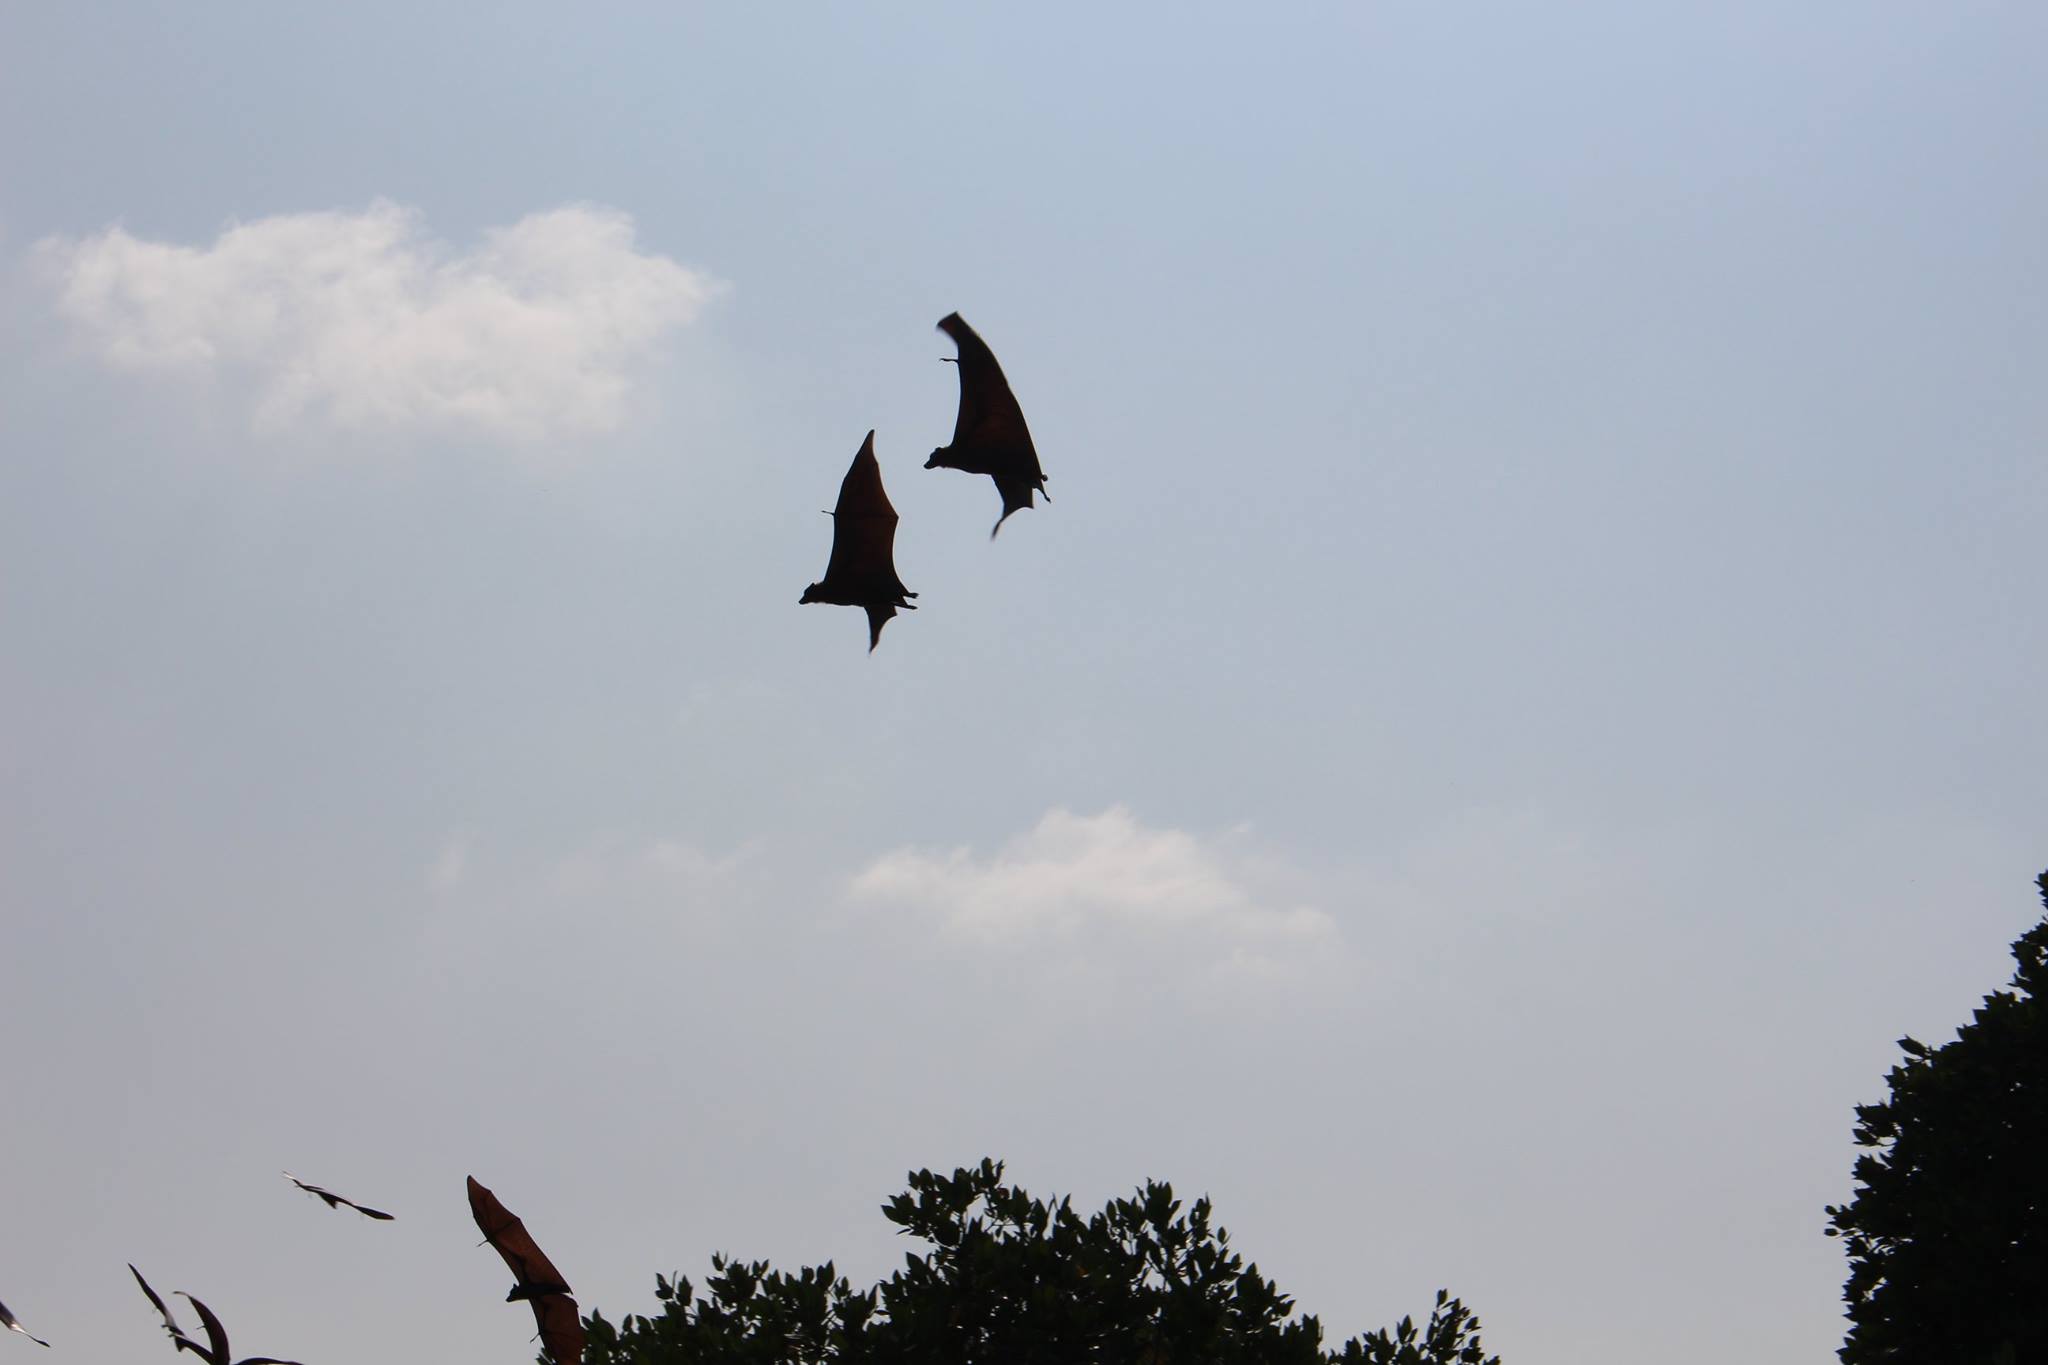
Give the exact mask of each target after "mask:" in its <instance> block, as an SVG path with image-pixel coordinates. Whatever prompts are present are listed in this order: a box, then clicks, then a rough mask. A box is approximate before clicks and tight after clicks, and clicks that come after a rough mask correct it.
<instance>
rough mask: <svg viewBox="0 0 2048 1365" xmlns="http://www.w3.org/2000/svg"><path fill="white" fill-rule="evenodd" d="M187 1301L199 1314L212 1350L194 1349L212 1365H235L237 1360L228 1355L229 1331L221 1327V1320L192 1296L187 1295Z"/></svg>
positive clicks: (183, 1292)
mask: <svg viewBox="0 0 2048 1365" xmlns="http://www.w3.org/2000/svg"><path fill="white" fill-rule="evenodd" d="M178 1292H179V1293H180V1294H185V1291H184V1290H182V1289H180V1290H179V1291H178ZM185 1301H186V1302H187V1303H189V1304H191V1305H192V1311H193V1312H195V1313H197V1314H199V1322H200V1325H201V1326H203V1327H204V1328H205V1329H206V1340H207V1344H208V1346H209V1347H210V1348H211V1349H202V1348H200V1347H198V1346H194V1347H193V1348H192V1349H193V1350H195V1351H198V1352H199V1354H200V1355H201V1356H203V1357H205V1358H206V1359H207V1360H208V1361H209V1362H211V1365H233V1362H234V1359H235V1358H234V1357H233V1356H231V1355H229V1354H228V1329H227V1328H225V1327H223V1326H221V1325H220V1319H219V1318H217V1317H215V1316H214V1315H213V1310H212V1309H211V1308H208V1307H207V1306H206V1305H205V1304H203V1303H201V1302H200V1301H199V1300H197V1299H195V1298H193V1297H192V1296H191V1295H190V1294H185Z"/></svg>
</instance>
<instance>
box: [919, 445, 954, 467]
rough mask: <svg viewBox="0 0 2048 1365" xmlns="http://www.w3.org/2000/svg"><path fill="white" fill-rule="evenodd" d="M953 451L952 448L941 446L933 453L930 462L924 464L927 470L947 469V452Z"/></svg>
mask: <svg viewBox="0 0 2048 1365" xmlns="http://www.w3.org/2000/svg"><path fill="white" fill-rule="evenodd" d="M951 449H952V447H951V446H940V447H939V448H938V449H937V450H934V451H933V452H932V457H931V458H930V459H929V460H926V461H925V462H924V467H925V468H926V469H943V468H945V467H946V452H947V451H949V450H951Z"/></svg>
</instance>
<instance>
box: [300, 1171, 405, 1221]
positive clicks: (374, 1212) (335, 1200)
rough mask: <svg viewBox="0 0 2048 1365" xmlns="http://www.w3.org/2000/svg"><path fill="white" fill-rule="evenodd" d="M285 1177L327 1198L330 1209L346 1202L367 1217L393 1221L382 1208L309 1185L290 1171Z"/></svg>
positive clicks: (306, 1190)
mask: <svg viewBox="0 0 2048 1365" xmlns="http://www.w3.org/2000/svg"><path fill="white" fill-rule="evenodd" d="M284 1178H285V1179H286V1180H289V1181H291V1182H292V1184H294V1185H297V1186H298V1187H299V1188H300V1189H302V1190H304V1191H305V1192H306V1193H307V1194H314V1195H318V1196H319V1197H320V1198H321V1199H323V1200H325V1201H326V1202H327V1207H328V1208H330V1209H332V1208H339V1207H340V1206H341V1205H343V1204H346V1205H348V1206H349V1207H350V1208H352V1209H354V1210H355V1211H356V1212H357V1213H360V1214H361V1215H363V1217H365V1218H377V1219H382V1220H383V1221H384V1222H387V1223H388V1222H391V1221H392V1217H391V1215H390V1214H388V1213H385V1212H383V1211H382V1210H380V1209H372V1208H366V1207H364V1206H363V1205H361V1204H358V1203H357V1202H356V1201H355V1200H353V1199H345V1198H343V1197H342V1196H341V1195H338V1194H336V1193H335V1192H334V1191H333V1190H323V1189H321V1188H320V1187H319V1186H318V1185H308V1184H307V1183H306V1182H305V1181H303V1180H301V1179H299V1178H298V1177H297V1176H295V1175H293V1174H292V1173H291V1172H290V1171H286V1172H285V1173H284Z"/></svg>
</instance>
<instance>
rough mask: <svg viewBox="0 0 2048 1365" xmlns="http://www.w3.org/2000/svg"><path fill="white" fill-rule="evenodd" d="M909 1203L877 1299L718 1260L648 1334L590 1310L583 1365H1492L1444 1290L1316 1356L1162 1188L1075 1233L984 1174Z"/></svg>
mask: <svg viewBox="0 0 2048 1365" xmlns="http://www.w3.org/2000/svg"><path fill="white" fill-rule="evenodd" d="M909 1186H910V1188H909V1189H908V1190H907V1191H906V1192H905V1193H903V1194H899V1195H897V1196H896V1197H895V1198H893V1199H891V1200H890V1201H889V1202H888V1203H887V1204H885V1205H883V1206H882V1212H883V1214H884V1216H885V1217H887V1218H888V1219H889V1221H890V1222H892V1223H894V1224H896V1225H897V1227H898V1228H899V1229H901V1231H902V1232H903V1233H905V1234H907V1235H909V1236H911V1237H915V1238H917V1239H918V1240H920V1241H922V1242H924V1243H926V1244H928V1246H929V1248H930V1249H929V1250H928V1251H926V1252H925V1253H924V1254H922V1255H918V1254H914V1253H913V1254H910V1255H907V1256H906V1257H905V1258H904V1260H905V1264H904V1266H903V1268H902V1269H900V1270H898V1271H897V1272H896V1273H895V1274H894V1275H892V1276H891V1277H890V1278H888V1279H887V1280H884V1281H882V1282H881V1283H880V1284H877V1285H876V1286H874V1287H873V1288H871V1289H866V1290H860V1291H856V1290H854V1289H853V1288H852V1286H851V1285H850V1284H849V1283H848V1282H847V1280H846V1278H845V1277H844V1276H841V1275H839V1274H838V1273H837V1272H836V1271H835V1270H834V1268H833V1266H832V1264H831V1263H830V1262H827V1263H826V1264H824V1265H822V1266H815V1267H805V1268H803V1269H801V1270H799V1271H797V1272H795V1273H794V1274H790V1273H786V1272H782V1271H776V1270H771V1269H769V1267H768V1264H767V1263H766V1262H752V1263H746V1262H740V1261H736V1260H733V1259H731V1258H728V1257H724V1256H714V1257H713V1258H712V1274H711V1276H710V1278H709V1279H708V1281H707V1282H706V1286H705V1288H706V1290H707V1291H708V1292H707V1293H705V1294H701V1295H700V1294H698V1293H697V1292H696V1291H695V1290H694V1288H693V1287H692V1285H691V1283H690V1281H689V1280H687V1279H685V1278H684V1277H682V1276H680V1275H678V1276H676V1277H674V1278H673V1279H671V1278H668V1277H666V1276H660V1275H657V1276H656V1277H655V1296H656V1298H657V1299H658V1300H659V1301H660V1303H661V1305H662V1307H661V1312H660V1314H659V1315H658V1316H656V1317H651V1318H650V1317H644V1316H638V1315H629V1316H627V1317H625V1318H624V1319H622V1320H621V1322H620V1323H619V1324H618V1325H616V1326H614V1325H613V1324H612V1323H610V1322H609V1321H607V1320H606V1319H605V1317H604V1316H603V1314H602V1313H599V1312H596V1311H593V1312H592V1313H591V1315H590V1318H589V1323H588V1325H589V1342H588V1345H587V1347H586V1349H585V1352H584V1357H583V1358H584V1361H585V1362H586V1365H826V1363H829V1365H867V1363H868V1362H873V1365H885V1363H886V1365H1499V1358H1498V1357H1488V1356H1486V1354H1485V1352H1484V1351H1483V1349H1482V1348H1481V1346H1480V1341H1479V1320H1478V1319H1477V1318H1476V1317H1474V1316H1473V1315H1472V1313H1471V1311H1470V1310H1469V1309H1467V1308H1466V1307H1465V1306H1464V1305H1463V1304H1462V1303H1460V1302H1459V1301H1458V1300H1457V1299H1454V1298H1451V1297H1450V1296H1449V1295H1448V1294H1447V1293H1445V1292H1443V1291H1439V1292H1438V1294H1437V1296H1436V1303H1435V1306H1434V1307H1433V1309H1432V1310H1431V1312H1430V1314H1429V1318H1428V1320H1427V1321H1426V1322H1424V1323H1421V1324H1418V1323H1416V1322H1415V1321H1414V1320H1413V1319H1412V1318H1405V1317H1404V1318H1403V1319H1401V1321H1400V1322H1399V1323H1398V1324H1396V1325H1395V1326H1394V1327H1393V1328H1392V1329H1382V1330H1380V1331H1376V1332H1373V1333H1370V1334H1368V1335H1365V1336H1362V1337H1356V1338H1353V1339H1351V1340H1349V1341H1346V1342H1344V1343H1343V1344H1342V1345H1341V1346H1340V1347H1338V1348H1336V1349H1334V1350H1325V1348H1324V1346H1323V1341H1322V1336H1323V1332H1322V1326H1321V1324H1320V1323H1319V1322H1318V1321H1317V1320H1316V1319H1315V1318H1314V1317H1312V1316H1302V1317H1295V1316H1293V1311H1294V1304H1293V1300H1292V1299H1290V1298H1289V1297H1288V1296H1287V1295H1285V1294H1282V1293H1281V1292H1280V1290H1279V1287H1278V1286H1277V1285H1276V1284H1274V1283H1273V1282H1272V1281H1271V1280H1268V1279H1266V1278H1264V1277H1263V1276H1262V1275H1260V1274H1259V1269H1258V1266H1257V1265H1256V1264H1250V1265H1248V1264H1246V1263H1245V1261H1244V1259H1243V1257H1241V1256H1240V1255H1239V1254H1238V1253H1237V1252H1236V1251H1234V1250H1232V1249H1231V1246H1230V1235H1229V1233H1228V1232H1226V1231H1225V1230H1224V1229H1222V1228H1220V1227H1217V1226H1215V1225H1214V1224H1213V1223H1212V1221H1211V1218H1212V1214H1213V1210H1212V1209H1211V1207H1210V1204H1209V1201H1208V1200H1207V1199H1206V1198H1204V1199H1198V1200H1196V1201H1195V1202H1194V1204H1193V1205H1192V1206H1191V1207H1187V1208H1185V1209H1184V1208H1183V1206H1182V1203H1181V1201H1180V1200H1179V1199H1177V1198H1175V1197H1174V1193H1173V1189H1172V1187H1171V1186H1169V1185H1167V1184H1164V1183H1160V1182H1155V1181H1147V1182H1146V1183H1145V1185H1144V1186H1143V1187H1142V1188H1140V1189H1139V1190H1137V1191H1136V1192H1135V1193H1134V1194H1133V1196H1132V1197H1131V1198H1129V1199H1115V1200H1111V1201H1110V1203H1109V1204H1108V1205H1107V1206H1106V1207H1105V1208H1103V1210H1102V1211H1101V1212H1099V1213H1095V1214H1091V1215H1088V1216H1086V1217H1083V1216H1082V1215H1081V1214H1078V1213H1076V1212H1075V1211H1074V1208H1073V1205H1072V1202H1071V1201H1070V1200H1068V1199H1060V1200H1059V1201H1058V1202H1056V1203H1054V1202H1048V1201H1046V1200H1042V1199H1034V1198H1032V1197H1031V1196H1030V1195H1029V1194H1027V1193H1026V1192H1025V1191H1023V1190H1022V1189H1019V1188H1016V1187H1015V1186H1011V1185H1008V1184H1005V1183H1004V1181H1003V1167H1002V1164H1001V1163H1000V1162H995V1161H989V1160H984V1161H983V1162H982V1163H981V1165H980V1166H979V1167H970V1168H962V1169H959V1170H956V1171H954V1172H953V1174H952V1175H950V1176H942V1175H938V1174H935V1173H933V1172H931V1171H929V1170H925V1171H914V1172H912V1173H911V1174H910V1176H909Z"/></svg>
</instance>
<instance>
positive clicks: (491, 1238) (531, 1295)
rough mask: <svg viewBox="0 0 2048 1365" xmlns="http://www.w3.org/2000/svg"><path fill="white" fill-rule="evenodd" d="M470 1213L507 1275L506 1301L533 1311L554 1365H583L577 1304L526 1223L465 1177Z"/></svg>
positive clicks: (560, 1274) (472, 1179)
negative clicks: (523, 1302) (509, 1272)
mask: <svg viewBox="0 0 2048 1365" xmlns="http://www.w3.org/2000/svg"><path fill="white" fill-rule="evenodd" d="M469 1212H470V1214H471V1216H472V1217H474V1218H475V1219H476V1226H477V1230H478V1231H479V1232H481V1233H483V1235H484V1240H485V1241H486V1242H489V1243H490V1244H491V1246H492V1247H494V1248H496V1250H497V1253H498V1254H499V1255H500V1256H502V1257H504V1258H505V1264H506V1265H507V1266H509V1267H511V1270H512V1281H513V1283H512V1291H511V1292H510V1293H509V1294H507V1295H505V1302H507V1303H511V1302H513V1301H514V1300H517V1299H525V1300H526V1302H527V1304H528V1306H530V1307H531V1308H532V1309H533V1321H534V1325H535V1326H536V1327H538V1328H539V1329H540V1343H541V1345H542V1346H544V1347H546V1348H547V1353H548V1354H549V1355H550V1356H553V1357H554V1361H555V1365H582V1361H583V1320H582V1318H580V1317H579V1316H577V1312H576V1300H575V1299H573V1298H571V1297H570V1296H569V1295H570V1290H569V1282H568V1281H567V1280H565V1279H563V1278H562V1272H561V1271H559V1270H557V1269H555V1263H554V1262H553V1261H550V1260H549V1259H548V1258H547V1253H545V1252H543V1251H542V1250H541V1249H540V1246H539V1244H538V1243H536V1242H535V1241H534V1240H533V1234H531V1233H529V1232H528V1231H527V1230H526V1224H524V1223H522V1222H520V1221H519V1220H518V1218H516V1217H514V1216H513V1214H512V1211H511V1210H510V1209H508V1208H506V1207H505V1206H504V1205H503V1204H500V1203H499V1202H498V1196H496V1195H495V1194H492V1193H491V1192H490V1191H489V1190H487V1189H485V1188H484V1187H483V1186H482V1185H479V1184H478V1183H477V1179H476V1177H475V1176H471V1177H469Z"/></svg>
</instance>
